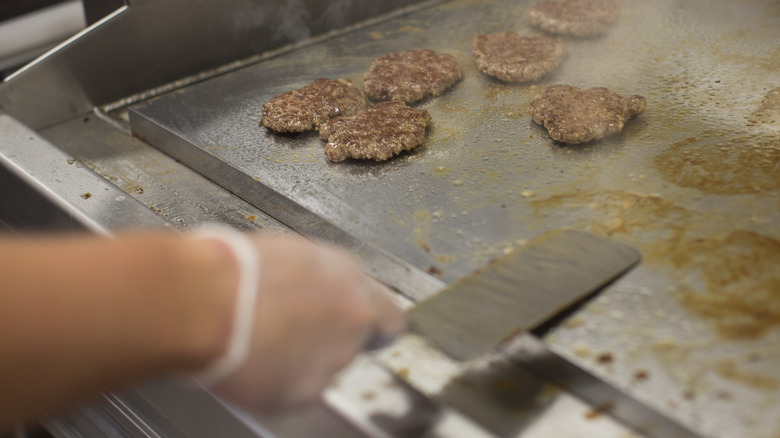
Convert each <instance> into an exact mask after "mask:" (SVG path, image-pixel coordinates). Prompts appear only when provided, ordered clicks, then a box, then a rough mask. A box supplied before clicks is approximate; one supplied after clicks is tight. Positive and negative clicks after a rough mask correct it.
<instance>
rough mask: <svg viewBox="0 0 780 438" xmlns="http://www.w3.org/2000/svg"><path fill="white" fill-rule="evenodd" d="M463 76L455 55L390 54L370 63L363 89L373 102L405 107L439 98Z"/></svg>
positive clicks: (432, 52)
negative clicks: (391, 103)
mask: <svg viewBox="0 0 780 438" xmlns="http://www.w3.org/2000/svg"><path fill="white" fill-rule="evenodd" d="M462 76H463V69H462V68H461V66H460V64H459V63H458V61H457V60H456V59H455V57H454V56H452V55H448V54H437V53H436V52H434V51H432V50H426V49H419V50H407V51H406V52H400V53H398V52H391V53H389V54H387V55H385V56H383V57H381V58H377V59H376V60H374V62H373V63H371V67H369V69H368V72H367V73H366V74H365V76H364V77H363V89H364V90H366V94H367V95H368V96H369V97H370V98H372V99H374V100H398V101H401V102H406V103H408V104H411V103H414V102H417V101H420V100H423V99H425V98H426V97H431V96H439V95H441V93H442V92H443V91H444V90H446V89H447V88H449V87H451V86H452V85H453V84H454V83H455V82H457V81H458V80H459V79H460V78H461V77H462Z"/></svg>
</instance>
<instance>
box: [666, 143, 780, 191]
mask: <svg viewBox="0 0 780 438" xmlns="http://www.w3.org/2000/svg"><path fill="white" fill-rule="evenodd" d="M655 164H656V167H657V168H658V170H659V171H660V173H661V174H662V175H663V177H664V178H665V179H666V180H668V181H669V182H671V183H674V184H676V185H678V186H681V187H690V188H695V189H699V190H701V191H702V192H705V193H713V194H719V195H736V194H748V193H759V192H765V191H772V190H777V189H779V188H780V138H778V137H777V136H770V135H762V134H745V135H741V136H736V137H734V136H733V134H725V133H724V134H716V135H709V136H707V137H705V138H695V137H690V138H688V139H686V140H683V141H679V142H677V143H674V144H672V146H671V147H670V148H669V149H668V150H667V151H665V152H663V153H661V154H659V155H658V156H657V157H656V158H655Z"/></svg>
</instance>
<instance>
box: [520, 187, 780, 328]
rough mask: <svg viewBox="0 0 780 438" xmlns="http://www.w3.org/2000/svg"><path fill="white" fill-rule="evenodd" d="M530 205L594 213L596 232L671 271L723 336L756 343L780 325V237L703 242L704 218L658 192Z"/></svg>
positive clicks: (686, 298) (744, 234)
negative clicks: (614, 237)
mask: <svg viewBox="0 0 780 438" xmlns="http://www.w3.org/2000/svg"><path fill="white" fill-rule="evenodd" d="M531 204H532V206H533V207H534V209H535V211H536V212H537V213H540V214H541V213H544V212H545V210H548V209H560V208H570V209H585V208H587V209H588V210H590V211H592V212H593V215H592V219H591V223H590V224H589V228H590V230H591V231H592V232H594V233H596V234H606V235H620V236H621V239H623V240H625V241H627V242H628V243H629V244H631V245H634V246H637V247H638V248H640V249H641V251H642V254H643V258H644V261H645V263H652V264H654V265H657V266H661V267H664V268H666V270H667V271H668V273H669V275H670V277H671V279H672V281H673V282H674V284H675V286H676V289H677V293H676V296H677V297H678V299H679V300H680V302H681V303H682V304H683V305H684V306H685V307H686V308H687V309H688V310H689V311H691V312H692V313H694V314H697V315H700V316H702V317H705V318H707V319H708V320H709V321H710V322H711V323H712V325H713V326H714V327H715V328H716V330H717V332H718V333H719V334H720V335H721V336H722V337H723V338H726V339H755V338H758V337H760V336H762V335H763V334H764V333H765V332H767V331H768V330H770V329H773V328H776V327H778V326H780V241H778V240H775V239H773V238H771V237H768V236H764V235H761V234H758V233H755V232H752V231H746V230H735V231H731V232H729V233H728V234H725V235H720V236H708V237H705V238H701V237H699V236H697V235H696V233H695V231H694V230H696V229H697V224H701V223H702V222H705V221H706V220H707V217H706V214H704V213H694V212H692V211H690V210H687V209H685V208H683V207H680V206H679V205H676V204H674V203H673V202H670V201H668V200H666V199H664V198H663V197H661V196H655V195H640V194H636V193H630V192H621V191H608V192H602V193H590V192H572V193H568V194H561V195H557V196H552V197H550V198H546V199H539V200H534V201H532V202H531ZM648 231H650V232H652V235H650V234H648V233H647V232H648Z"/></svg>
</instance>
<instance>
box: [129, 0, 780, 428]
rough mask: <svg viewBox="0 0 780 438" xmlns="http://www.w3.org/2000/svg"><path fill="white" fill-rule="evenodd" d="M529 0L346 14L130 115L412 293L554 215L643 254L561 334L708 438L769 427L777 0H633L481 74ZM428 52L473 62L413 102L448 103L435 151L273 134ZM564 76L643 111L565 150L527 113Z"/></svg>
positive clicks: (205, 168) (158, 142) (440, 112)
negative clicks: (375, 18)
mask: <svg viewBox="0 0 780 438" xmlns="http://www.w3.org/2000/svg"><path fill="white" fill-rule="evenodd" d="M531 3H532V2H525V1H524V2H512V1H500V0H499V1H491V2H475V1H465V0H464V1H451V2H442V3H441V4H437V5H434V6H431V7H430V8H427V9H424V10H421V11H416V12H413V13H411V14H409V15H405V16H401V17H397V18H394V19H392V20H389V21H384V22H379V23H372V24H370V25H367V26H364V27H358V28H351V29H350V30H349V31H345V32H344V33H343V34H337V35H334V36H333V37H332V38H329V39H327V40H325V41H317V42H315V43H312V44H310V45H304V46H303V47H300V46H297V47H295V48H294V49H291V50H289V51H283V52H281V53H276V54H274V55H273V56H269V57H267V58H264V59H262V60H261V61H260V62H257V63H254V64H252V65H250V66H247V67H245V68H242V69H239V70H235V71H231V72H228V73H226V74H220V75H218V76H216V77H213V78H210V79H208V80H205V81H202V82H199V83H196V84H194V85H189V86H186V87H184V88H180V89H177V90H176V91H173V92H171V93H168V94H164V95H162V96H159V97H156V98H153V99H150V100H148V101H144V102H142V103H139V104H136V105H134V106H132V107H131V108H130V123H131V127H132V129H133V133H134V134H135V135H137V136H138V137H140V138H142V139H144V140H147V141H148V142H150V143H151V144H153V145H154V146H156V147H158V148H159V149H161V150H163V151H165V152H166V153H168V154H170V155H172V156H173V157H175V158H176V159H178V160H180V161H181V162H183V163H185V164H187V165H188V166H190V167H192V168H193V169H195V170H197V171H198V172H200V173H201V174H203V175H204V176H206V177H208V178H210V179H211V180H212V181H214V182H216V183H217V184H219V185H221V186H222V187H224V188H226V189H228V190H230V191H232V192H233V193H235V194H237V195H239V196H240V197H242V198H243V199H245V200H247V201H249V202H250V203H252V204H254V205H255V206H256V207H258V208H259V209H261V210H263V211H265V212H266V213H268V214H269V215H271V216H273V217H275V218H277V219H280V220H281V221H282V222H284V223H286V224H287V225H289V226H291V227H292V228H294V229H297V230H299V231H301V232H304V233H305V234H307V235H310V236H312V237H321V238H328V239H331V240H335V241H337V242H343V241H344V240H346V241H347V243H348V244H349V246H351V247H353V248H356V249H357V250H358V252H362V253H363V254H365V255H366V259H367V262H369V263H371V264H372V269H374V271H375V272H377V273H378V274H379V275H380V276H381V275H384V276H385V278H384V279H383V280H385V279H387V280H389V282H390V283H395V284H394V285H395V286H397V287H398V288H399V289H400V290H401V291H402V292H404V293H405V294H407V295H409V296H411V297H413V298H415V299H418V298H422V297H425V296H427V295H430V294H431V293H433V291H435V290H436V288H437V287H438V286H440V284H441V282H443V283H449V282H452V281H454V280H455V279H456V278H458V277H459V276H460V275H462V274H464V273H467V272H471V271H473V270H475V269H478V268H479V267H481V266H483V265H484V264H486V263H487V262H488V261H489V260H490V259H492V258H495V257H497V256H499V255H501V254H503V253H505V252H509V251H510V250H513V249H515V248H517V247H520V246H522V245H523V244H524V243H525V242H526V241H528V240H530V239H532V238H533V237H534V236H536V235H539V234H542V233H543V232H545V231H547V230H550V229H557V228H572V229H579V230H585V231H588V232H592V233H594V234H601V235H608V236H610V237H611V238H613V239H615V240H618V241H623V242H626V243H629V244H631V245H633V246H636V247H638V248H640V249H641V250H642V252H643V253H644V254H645V263H644V265H643V266H641V267H640V268H638V269H636V270H635V271H633V272H632V273H631V274H630V275H628V276H627V277H626V278H625V279H623V280H622V281H621V282H619V283H618V284H615V285H613V287H611V288H610V289H609V290H607V291H606V292H605V293H604V294H603V295H602V296H601V297H599V298H598V299H596V300H594V302H593V303H592V304H590V305H589V306H588V307H586V309H584V310H583V311H582V312H580V313H578V314H577V315H575V316H573V317H572V318H571V319H569V320H567V321H565V322H564V323H563V324H561V325H559V326H557V327H555V328H552V329H551V330H550V331H549V332H548V333H547V335H546V337H545V340H546V341H547V342H548V343H549V344H551V345H552V346H553V347H554V348H555V349H556V351H559V352H560V354H562V355H564V356H565V357H567V358H569V359H570V360H571V361H572V362H574V363H577V364H580V365H582V366H583V367H585V368H587V369H589V370H591V371H592V372H593V373H595V374H597V375H599V376H601V377H602V378H604V379H606V380H608V381H610V382H612V383H614V384H615V385H617V386H618V387H621V388H624V389H625V390H627V391H629V392H630V393H632V394H633V395H634V396H635V397H636V398H637V399H639V400H643V401H645V402H647V403H648V404H651V405H653V406H656V407H658V408H659V409H661V410H664V411H666V412H667V413H668V415H670V416H673V417H675V418H678V419H680V421H682V422H683V423H685V424H687V425H690V426H691V427H693V428H694V429H696V430H698V431H700V432H701V433H702V434H703V435H708V436H709V435H711V436H744V437H759V436H764V435H765V434H767V433H771V432H772V431H774V430H776V428H777V423H776V420H775V419H776V418H777V417H778V414H780V393H779V391H778V389H777V388H778V385H780V383H779V382H780V373H778V371H777V370H778V369H780V367H778V365H780V364H779V363H778V357H780V355H778V354H777V351H778V347H777V346H778V345H780V331H778V330H777V327H776V324H777V321H778V319H777V318H774V316H776V314H775V313H773V312H775V310H773V309H775V308H776V306H777V302H778V298H777V296H776V295H777V290H778V285H779V284H780V280H779V279H778V277H777V275H778V274H777V273H776V268H775V266H776V262H777V261H778V259H780V228H778V227H777V224H778V223H780V202H778V197H780V170H778V165H779V164H780V114H778V112H780V109H778V105H777V103H776V100H773V99H776V97H773V96H776V95H777V93H778V91H777V90H778V89H779V88H780V44H779V43H778V32H779V30H780V8H778V3H777V2H773V1H768V0H767V1H757V0H750V1H741V2H731V1H726V0H721V1H707V2H705V1H696V2H690V1H672V0H659V1H654V2H642V1H639V0H630V1H629V0H627V1H624V2H623V8H622V12H621V17H620V20H619V22H618V23H617V25H616V26H615V27H614V28H613V29H612V30H611V31H610V32H609V33H608V34H606V35H604V36H602V37H596V38H587V39H570V40H568V41H567V45H568V51H569V56H568V58H567V59H566V60H565V61H564V62H563V63H562V64H561V66H560V68H559V69H558V70H556V71H555V72H553V73H552V74H550V75H548V76H547V77H545V78H544V79H542V80H541V81H538V82H536V83H533V84H530V85H510V84H504V83H501V82H499V81H496V80H494V79H491V78H489V77H487V76H485V75H483V74H482V73H480V72H479V71H477V69H476V67H475V65H474V62H473V58H472V56H471V52H470V44H471V39H472V38H473V37H474V36H475V35H477V34H480V33H490V32H503V31H505V30H510V29H511V30H514V31H516V32H518V33H520V34H535V33H538V31H537V30H536V29H534V28H532V27H531V26H530V25H529V24H528V22H527V20H526V19H525V13H526V12H527V10H528V9H529V7H530V6H531ZM413 48H428V49H432V50H436V51H441V52H445V53H450V54H452V55H454V56H455V57H456V58H457V59H458V60H459V61H460V62H461V64H462V65H463V67H464V69H465V75H464V79H463V80H462V81H461V82H459V83H458V84H456V85H455V86H454V87H453V88H452V89H451V90H450V91H449V92H447V93H445V94H444V95H443V96H441V97H437V98H433V99H429V100H426V101H424V102H423V103H421V104H420V105H417V107H418V108H422V109H426V110H428V111H429V112H430V113H431V115H432V117H433V122H432V126H431V127H430V129H429V133H428V140H427V142H426V144H425V145H424V147H422V148H419V149H418V150H415V151H413V152H411V153H406V154H403V155H401V156H399V157H397V158H395V159H393V160H390V161H388V162H385V163H371V162H357V161H347V162H343V163H331V162H328V160H327V159H326V158H325V156H324V152H323V148H324V142H323V141H321V140H319V139H318V138H317V136H316V135H314V134H311V135H309V134H303V135H277V134H273V133H269V132H267V131H266V130H265V129H263V128H261V127H259V126H258V122H259V121H260V117H261V113H260V111H261V106H262V104H263V103H264V102H266V101H268V100H269V99H270V98H271V97H273V96H275V95H277V94H280V93H282V92H285V91H289V90H291V89H294V88H300V87H302V86H304V85H307V84H309V83H311V82H312V81H313V80H315V79H317V78H320V77H328V78H338V77H343V78H348V79H351V80H352V81H353V82H354V83H355V84H356V85H357V86H360V85H361V84H362V75H363V73H364V72H365V71H366V70H367V68H368V66H369V65H370V63H371V61H372V60H373V59H375V58H376V57H379V56H382V55H384V54H386V53H388V52H390V51H400V50H406V49H413ZM559 83H565V84H569V85H574V86H578V87H581V88H588V87H594V86H606V87H608V88H610V89H611V90H613V91H615V92H617V93H619V94H622V95H624V96H625V95H631V94H640V95H643V96H645V97H646V98H647V100H648V106H647V110H646V111H645V113H644V114H642V115H640V116H639V117H637V118H636V119H634V120H631V121H629V122H628V123H627V125H626V128H625V130H624V132H623V133H622V134H620V135H617V136H614V137H611V138H608V139H605V140H602V141H599V142H594V143H589V144H584V145H579V146H567V145H562V144H557V143H555V142H553V141H552V140H550V139H549V138H548V137H547V135H546V132H545V131H544V129H543V128H541V127H539V126H538V125H536V124H534V123H533V121H532V120H531V119H530V116H529V115H528V114H527V106H528V102H529V101H530V100H531V99H533V98H534V97H535V96H536V95H539V94H541V93H542V92H543V90H544V87H545V86H548V85H552V84H559ZM756 254H758V255H760V257H754V255H756ZM724 260H725V261H726V262H728V263H725V262H724ZM745 260H747V262H745ZM410 273H411V274H410ZM409 276H412V277H415V278H422V279H425V278H431V279H432V280H431V281H425V280H421V281H420V282H408V281H406V279H407V278H408V277H409ZM421 283H424V284H423V285H421ZM735 291H739V292H738V293H739V295H737V292H735ZM741 297H744V298H741ZM751 302H752V303H753V304H750V303H751ZM767 309H769V310H767ZM767 311H768V312H769V317H766V316H765V315H766V312H767ZM464 403H467V402H464ZM713 412H715V413H717V412H724V413H725V412H727V413H728V414H724V415H719V414H712V413H713Z"/></svg>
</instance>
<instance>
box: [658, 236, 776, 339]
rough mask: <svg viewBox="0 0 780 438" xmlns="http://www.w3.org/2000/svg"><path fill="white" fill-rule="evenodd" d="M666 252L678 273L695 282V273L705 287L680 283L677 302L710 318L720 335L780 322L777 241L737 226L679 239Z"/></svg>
mask: <svg viewBox="0 0 780 438" xmlns="http://www.w3.org/2000/svg"><path fill="white" fill-rule="evenodd" d="M670 243H671V242H670ZM668 254H669V260H670V261H671V263H673V264H674V266H675V268H677V269H676V272H679V273H680V276H681V277H682V276H683V275H684V276H685V278H691V280H688V282H693V281H695V277H693V278H692V275H697V276H698V277H700V281H701V282H702V283H703V287H702V288H701V289H703V290H700V289H699V288H698V287H697V286H696V285H695V284H685V283H683V284H682V286H683V293H682V294H680V300H681V302H682V303H683V305H685V306H686V307H687V308H688V309H689V310H691V311H693V312H694V313H697V314H699V315H702V316H705V317H707V318H708V319H710V320H711V321H712V322H713V323H714V325H715V327H717V329H718V331H719V332H720V334H721V335H722V336H724V337H726V338H731V339H752V338H757V337H759V336H761V335H762V334H764V333H765V332H766V331H767V330H769V329H771V328H774V327H778V326H780V269H778V267H780V241H777V240H775V239H772V238H769V237H766V236H763V235H761V234H758V233H754V232H752V231H742V230H738V231H733V232H731V233H729V234H728V235H726V236H725V237H722V238H707V239H686V240H683V241H681V242H678V243H677V244H673V245H670V247H669V248H668ZM681 280H682V279H681ZM686 289H687V290H686Z"/></svg>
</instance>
